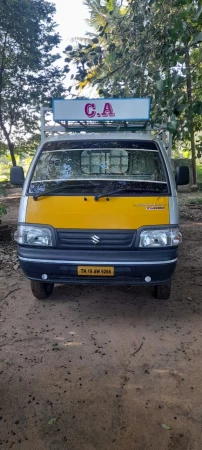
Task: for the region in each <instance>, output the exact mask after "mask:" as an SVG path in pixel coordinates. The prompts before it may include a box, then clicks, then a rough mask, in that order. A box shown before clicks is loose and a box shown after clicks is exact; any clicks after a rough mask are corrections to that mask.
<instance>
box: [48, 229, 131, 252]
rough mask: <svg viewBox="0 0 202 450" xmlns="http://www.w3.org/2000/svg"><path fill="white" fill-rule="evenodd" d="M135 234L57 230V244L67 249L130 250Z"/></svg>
mask: <svg viewBox="0 0 202 450" xmlns="http://www.w3.org/2000/svg"><path fill="white" fill-rule="evenodd" d="M135 235H136V233H135V232H134V231H128V230H123V231H116V230H90V231H89V230H88V231H79V230H57V237H58V244H59V246H60V247H62V248H67V249H72V250H73V249H75V250H78V249H82V250H84V249H86V250H87V249H91V250H92V249H94V250H96V249H97V250H124V249H129V248H130V247H131V248H132V246H133V243H134V239H135Z"/></svg>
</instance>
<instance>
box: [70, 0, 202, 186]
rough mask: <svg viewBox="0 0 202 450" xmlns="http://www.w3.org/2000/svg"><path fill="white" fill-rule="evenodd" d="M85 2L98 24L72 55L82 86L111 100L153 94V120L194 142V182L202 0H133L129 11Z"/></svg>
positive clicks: (201, 99) (201, 103)
mask: <svg viewBox="0 0 202 450" xmlns="http://www.w3.org/2000/svg"><path fill="white" fill-rule="evenodd" d="M87 4H88V6H89V8H90V10H91V11H92V14H93V15H94V21H95V24H96V25H95V33H94V36H93V38H92V37H91V43H88V45H87V46H86V45H84V44H82V43H81V44H80V43H78V45H77V46H76V47H74V48H73V49H71V52H70V54H71V59H72V60H73V61H74V62H75V64H76V67H77V71H76V74H75V80H76V81H77V82H79V87H80V88H82V87H83V86H84V85H86V84H87V83H88V84H90V85H96V86H97V87H98V92H99V94H100V95H101V96H107V97H113V96H115V97H125V96H126V97H130V96H132V97H134V96H144V95H151V96H152V97H153V102H152V119H153V120H154V121H158V122H161V121H162V122H163V121H165V119H166V120H167V119H168V118H169V117H170V120H169V124H168V128H169V130H170V131H172V132H173V133H174V138H175V139H181V140H183V139H189V140H190V141H191V150H192V163H193V181H194V183H196V165H195V157H196V148H195V147H196V144H195V139H194V138H195V132H196V131H198V130H199V129H200V128H201V126H202V120H201V113H202V89H201V84H202V83H201V80H202V58H201V42H202V32H201V25H202V7H201V2H200V0H194V1H192V2H190V0H168V1H166V2H165V1H164V0H156V1H155V2H154V1H153V0H131V1H128V2H127V6H126V7H123V6H122V4H121V3H120V2H118V1H116V2H115V1H113V2H108V1H107V0H103V1H101V0H100V1H99V0H88V2H87ZM109 5H110V6H109ZM95 13H96V14H95ZM100 19H102V23H101V24H100V26H99V27H98V24H99V23H100ZM200 149H201V150H202V146H201V143H199V145H198V146H197V151H200Z"/></svg>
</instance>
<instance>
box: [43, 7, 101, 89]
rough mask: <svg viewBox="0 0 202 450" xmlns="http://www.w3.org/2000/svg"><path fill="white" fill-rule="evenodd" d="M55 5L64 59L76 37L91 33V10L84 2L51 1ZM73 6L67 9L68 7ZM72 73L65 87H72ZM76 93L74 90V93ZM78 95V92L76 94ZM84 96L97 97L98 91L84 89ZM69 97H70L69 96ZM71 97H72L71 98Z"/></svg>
mask: <svg viewBox="0 0 202 450" xmlns="http://www.w3.org/2000/svg"><path fill="white" fill-rule="evenodd" d="M51 1H52V2H53V3H55V6H56V14H55V17H54V18H55V22H56V23H57V24H58V27H57V31H58V32H59V34H60V36H61V38H62V42H61V44H60V47H59V51H60V52H61V55H62V57H63V58H64V57H65V55H64V54H63V53H62V52H63V51H64V49H65V47H67V45H69V44H72V42H71V40H72V39H73V38H76V37H81V38H82V37H84V36H85V33H86V32H87V31H89V25H88V24H87V23H86V20H87V19H88V18H89V10H88V8H87V6H85V5H84V4H83V1H82V0H51ZM68 4H69V5H71V6H69V7H67V6H66V5H68ZM70 68H71V72H69V74H68V75H67V78H66V81H65V85H66V87H68V86H70V84H71V82H70V77H71V73H73V71H74V69H73V67H71V65H70ZM72 92H74V90H73V91H72ZM74 93H75V94H77V95H78V92H77V91H76V92H74ZM82 95H85V96H87V97H92V96H93V97H94V96H96V90H95V89H94V88H88V87H86V88H84V89H83V91H82ZM67 97H69V96H67ZM70 97H71V96H70Z"/></svg>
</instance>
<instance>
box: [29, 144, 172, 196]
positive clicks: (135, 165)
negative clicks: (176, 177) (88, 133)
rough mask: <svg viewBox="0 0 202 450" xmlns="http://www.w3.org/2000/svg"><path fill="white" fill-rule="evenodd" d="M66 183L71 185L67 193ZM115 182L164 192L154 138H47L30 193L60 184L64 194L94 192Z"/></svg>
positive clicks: (114, 186) (161, 164)
mask: <svg viewBox="0 0 202 450" xmlns="http://www.w3.org/2000/svg"><path fill="white" fill-rule="evenodd" d="M92 181H94V182H96V185H95V186H94V185H93V183H92ZM67 183H69V185H72V189H71V191H70V192H68V194H67V189H66V186H67ZM75 183H76V184H75ZM79 183H80V184H81V188H79ZM117 183H118V184H119V186H120V183H121V184H122V183H124V185H126V184H128V183H129V185H130V186H132V185H133V186H134V187H135V186H137V185H138V186H140V187H141V189H145V190H155V191H158V192H163V193H165V190H166V189H167V179H166V170H165V167H164V163H163V160H162V158H161V156H160V153H159V149H158V148H157V146H156V144H155V143H154V142H153V141H151V142H150V141H146V142H143V141H132V140H131V141H128V140H127V141H94V140H93V141H56V142H48V143H46V144H44V146H43V149H42V152H41V155H40V157H39V159H38V161H37V163H36V166H35V170H34V173H33V177H32V181H31V183H30V186H29V194H33V195H34V194H37V193H42V192H45V191H47V190H52V189H54V188H55V187H57V186H60V185H61V190H59V191H60V194H62V193H63V189H62V187H63V186H64V187H65V189H64V192H65V193H66V195H75V193H76V192H79V193H81V194H82V193H87V191H88V192H89V191H90V192H92V195H94V194H96V193H98V192H99V193H100V192H101V191H102V188H107V189H112V190H113V189H116V187H117ZM74 184H75V189H74V186H73V185H74Z"/></svg>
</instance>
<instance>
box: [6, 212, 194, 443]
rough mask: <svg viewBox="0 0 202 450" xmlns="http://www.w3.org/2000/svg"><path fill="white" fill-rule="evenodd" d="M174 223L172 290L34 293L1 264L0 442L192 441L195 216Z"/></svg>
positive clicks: (60, 289) (18, 273)
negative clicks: (179, 242)
mask: <svg viewBox="0 0 202 450" xmlns="http://www.w3.org/2000/svg"><path fill="white" fill-rule="evenodd" d="M182 231H183V236H184V243H183V246H182V247H181V251H180V260H179V265H178V269H177V273H176V276H175V279H174V282H173V292H172V297H171V299H170V301H157V300H155V299H153V298H152V296H151V291H150V289H143V288H125V287H122V288H110V289H109V288H102V287H101V288H99V287H98V288H95V287H66V286H58V287H56V289H55V292H54V295H53V297H52V298H51V299H50V300H48V301H37V300H35V299H34V298H33V296H32V294H31V292H30V288H29V282H28V281H27V280H26V279H25V278H24V276H23V275H22V273H21V271H20V269H17V270H14V269H13V264H12V262H9V261H10V260H9V259H8V261H7V264H6V265H5V264H4V263H2V264H1V270H0V283H1V291H0V449H1V448H2V449H3V450H7V449H10V448H12V449H13V450H15V449H20V450H63V449H64V450H172V449H173V450H201V448H202V437H201V436H202V434H201V425H202V376H201V372H202V320H201V319H202V294H201V286H202V267H201V263H202V239H201V236H202V223H192V222H188V221H187V222H185V223H184V225H182ZM4 250H5V251H6V254H7V255H8V256H9V258H11V255H12V253H11V250H8V249H7V250H6V249H5V248H4Z"/></svg>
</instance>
